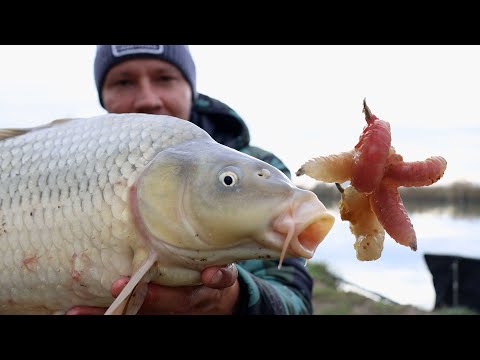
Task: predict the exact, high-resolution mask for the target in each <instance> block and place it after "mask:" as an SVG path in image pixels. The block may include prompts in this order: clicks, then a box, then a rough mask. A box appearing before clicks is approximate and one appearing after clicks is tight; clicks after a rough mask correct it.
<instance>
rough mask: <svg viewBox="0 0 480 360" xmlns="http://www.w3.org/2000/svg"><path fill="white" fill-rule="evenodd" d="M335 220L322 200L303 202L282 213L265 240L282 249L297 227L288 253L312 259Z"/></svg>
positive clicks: (277, 248) (274, 221)
mask: <svg viewBox="0 0 480 360" xmlns="http://www.w3.org/2000/svg"><path fill="white" fill-rule="evenodd" d="M334 222H335V217H334V216H333V215H332V214H330V213H329V212H328V211H327V210H326V208H325V206H324V205H323V204H322V203H321V202H320V201H319V200H318V199H314V200H312V201H310V202H307V203H302V204H299V205H298V206H296V207H294V208H293V210H291V209H287V210H285V211H284V212H282V213H281V214H280V215H279V216H278V217H277V218H276V219H274V220H273V222H272V225H271V230H270V231H269V232H268V233H267V236H266V238H265V240H266V242H267V243H268V245H270V247H272V248H274V249H275V250H277V251H281V250H282V248H283V246H284V243H285V240H286V238H287V236H288V235H287V234H288V231H289V228H290V227H291V226H294V230H293V236H292V239H291V241H290V243H289V245H288V249H287V254H288V255H289V256H292V257H303V258H307V259H311V258H312V257H313V255H314V253H315V250H316V248H317V247H318V245H319V244H320V243H321V242H322V241H323V240H324V239H325V237H326V236H327V234H328V233H329V232H330V229H331V228H332V227H333V224H334Z"/></svg>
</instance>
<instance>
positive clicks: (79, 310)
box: [65, 306, 107, 315]
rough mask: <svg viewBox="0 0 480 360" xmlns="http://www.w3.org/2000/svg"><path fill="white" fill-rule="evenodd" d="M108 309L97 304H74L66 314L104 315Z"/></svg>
mask: <svg viewBox="0 0 480 360" xmlns="http://www.w3.org/2000/svg"><path fill="white" fill-rule="evenodd" d="M105 311H107V309H105V308H101V307H95V306H74V307H72V308H71V309H70V310H68V311H67V312H66V313H65V315H103V314H105Z"/></svg>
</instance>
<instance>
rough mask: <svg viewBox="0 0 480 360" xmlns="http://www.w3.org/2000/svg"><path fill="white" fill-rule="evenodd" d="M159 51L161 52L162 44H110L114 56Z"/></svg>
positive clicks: (157, 52)
mask: <svg viewBox="0 0 480 360" xmlns="http://www.w3.org/2000/svg"><path fill="white" fill-rule="evenodd" d="M161 53H163V45H112V54H113V56H116V57H120V56H125V55H130V54H161Z"/></svg>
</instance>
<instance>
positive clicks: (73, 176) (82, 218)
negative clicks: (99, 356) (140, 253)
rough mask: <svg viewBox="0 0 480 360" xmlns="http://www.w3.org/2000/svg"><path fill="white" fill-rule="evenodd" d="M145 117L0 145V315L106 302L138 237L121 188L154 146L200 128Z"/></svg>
mask: <svg viewBox="0 0 480 360" xmlns="http://www.w3.org/2000/svg"><path fill="white" fill-rule="evenodd" d="M145 117H146V116H145V115H143V116H141V115H138V117H136V116H134V115H132V114H130V115H123V116H122V115H115V116H110V115H105V116H101V117H98V118H91V119H78V120H74V121H71V122H69V123H67V124H64V125H57V126H53V127H52V128H49V129H45V130H39V131H32V132H30V133H28V134H25V135H22V136H18V137H13V138H9V139H6V140H3V141H0V313H11V314H13V313H53V312H62V311H66V310H67V309H68V308H70V307H71V306H73V305H92V306H108V305H109V304H110V303H111V302H112V301H113V298H112V296H111V293H110V288H111V284H112V282H113V281H114V280H115V279H117V278H118V277H119V276H121V275H130V274H131V271H132V268H131V266H132V258H133V247H134V246H135V244H137V241H138V240H137V234H136V231H135V227H134V225H133V222H132V220H131V215H130V211H129V206H128V193H129V187H130V186H131V185H132V184H133V183H134V181H135V179H136V178H137V176H138V174H139V173H140V172H141V170H142V169H143V167H144V166H145V165H146V164H147V163H148V162H149V161H150V160H151V159H152V158H153V157H154V156H155V154H156V153H158V151H160V150H162V149H163V148H166V147H168V146H171V145H172V144H175V143H178V142H182V141H184V140H189V139H192V138H194V137H203V136H205V134H206V133H203V132H202V131H197V128H193V127H192V126H190V125H191V124H190V125H186V124H188V122H185V125H184V124H183V122H181V121H178V119H166V120H165V122H163V121H160V122H161V123H162V124H160V122H159V121H158V120H157V121H155V122H153V121H146V120H145ZM129 119H130V120H129ZM143 120H145V121H143ZM198 130H200V129H198Z"/></svg>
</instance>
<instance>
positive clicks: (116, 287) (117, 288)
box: [112, 276, 130, 297]
mask: <svg viewBox="0 0 480 360" xmlns="http://www.w3.org/2000/svg"><path fill="white" fill-rule="evenodd" d="M129 280H130V278H128V277H126V276H124V277H121V278H119V279H117V280H115V281H114V283H113V284H112V295H113V297H117V296H118V295H120V293H121V292H122V290H123V288H124V287H125V286H126V285H127V284H128V281H129Z"/></svg>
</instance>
